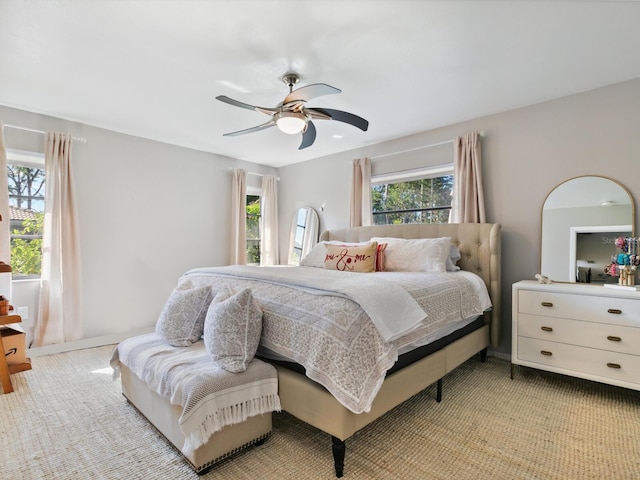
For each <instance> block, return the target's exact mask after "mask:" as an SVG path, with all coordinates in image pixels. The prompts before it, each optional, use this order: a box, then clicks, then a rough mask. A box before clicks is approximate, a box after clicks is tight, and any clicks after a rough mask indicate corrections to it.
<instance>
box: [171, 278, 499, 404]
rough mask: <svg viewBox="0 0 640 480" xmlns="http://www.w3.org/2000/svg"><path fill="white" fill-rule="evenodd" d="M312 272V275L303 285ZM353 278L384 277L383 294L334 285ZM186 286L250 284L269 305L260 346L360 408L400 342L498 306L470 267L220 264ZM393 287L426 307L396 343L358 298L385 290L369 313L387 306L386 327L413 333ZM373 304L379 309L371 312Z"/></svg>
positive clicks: (369, 400)
mask: <svg viewBox="0 0 640 480" xmlns="http://www.w3.org/2000/svg"><path fill="white" fill-rule="evenodd" d="M278 272H279V273H278ZM294 272H295V273H294ZM327 274H330V275H327ZM274 275H275V277H274ZM305 276H307V277H310V278H311V279H310V280H309V279H307V280H304V281H301V282H300V284H299V285H298V284H296V282H298V280H299V279H301V278H303V277H305ZM347 279H348V280H347ZM376 279H377V280H376ZM347 281H350V282H355V283H356V284H359V285H361V286H364V287H365V288H367V286H368V285H369V284H370V282H376V281H379V286H378V287H376V288H375V289H374V288H372V291H373V292H376V295H371V294H368V295H364V294H363V295H362V296H358V295H351V294H350V293H349V292H346V293H345V291H340V289H336V288H334V287H335V286H336V284H337V283H344V282H347ZM179 285H180V286H181V287H182V288H192V287H198V286H201V285H211V286H212V288H213V289H214V290H216V291H217V289H219V288H221V287H222V286H223V285H229V287H231V289H233V290H239V289H241V288H246V287H250V288H251V289H252V291H253V296H254V298H255V299H256V300H257V301H258V302H259V303H260V305H261V306H262V309H263V328H262V340H261V344H262V345H263V346H264V347H266V348H268V349H270V350H272V351H274V352H276V353H278V354H280V355H284V356H286V357H288V358H290V359H292V360H293V361H295V362H297V363H299V364H301V365H302V366H304V367H305V369H306V374H307V376H308V377H309V378H310V379H312V380H314V381H316V382H318V383H320V384H321V385H323V386H324V387H325V388H326V389H327V390H328V391H329V392H331V394H332V395H333V396H334V397H335V398H336V399H337V400H338V401H339V402H340V403H342V405H344V406H345V407H346V408H348V409H349V410H351V411H353V412H355V413H361V412H368V411H369V410H370V409H371V404H372V402H373V399H374V398H375V396H376V394H377V393H378V390H379V389H380V386H381V385H382V382H383V381H384V377H385V374H386V372H387V370H388V369H389V368H391V366H392V365H393V364H394V362H395V361H396V360H397V358H398V349H399V348H401V347H404V346H406V345H411V344H415V343H416V342H419V341H420V340H421V339H423V338H425V337H429V336H430V335H432V334H433V333H434V332H437V331H438V330H439V329H440V328H442V327H443V326H445V325H447V324H448V323H450V322H456V321H460V320H462V319H465V318H469V317H473V316H476V315H481V314H482V313H483V311H484V310H486V309H488V308H490V306H491V304H490V302H489V295H488V293H487V291H486V287H485V286H484V283H483V282H482V280H481V279H480V278H479V277H477V276H476V275H473V274H471V273H469V272H455V273H437V274H426V273H409V272H407V273H405V272H377V273H368V274H365V273H350V272H334V271H325V270H324V269H318V268H313V267H272V268H267V269H265V268H264V267H246V266H245V267H219V268H211V269H197V270H192V271H189V272H187V273H186V274H185V275H184V276H183V277H181V279H180V281H179ZM380 285H381V286H380ZM389 285H393V288H388V287H389ZM387 288H388V291H389V292H393V293H396V292H398V291H402V292H403V293H402V295H401V296H402V297H405V298H406V297H407V296H409V297H411V299H412V301H413V303H414V306H415V305H417V306H419V308H420V310H421V311H422V314H421V318H420V319H419V320H418V321H417V322H416V323H415V324H413V322H414V320H412V321H411V322H410V325H411V326H410V327H409V328H408V333H405V334H403V335H401V336H399V337H398V338H396V339H395V340H391V341H387V340H385V338H384V337H383V335H382V333H381V332H380V330H379V329H378V328H377V327H378V326H377V324H376V323H375V322H374V321H373V320H372V318H370V315H369V314H368V312H367V311H365V309H364V308H363V307H362V305H361V304H360V303H358V302H359V301H361V300H362V297H363V296H366V297H368V298H369V299H371V297H375V296H378V295H379V297H378V299H379V300H382V301H381V302H378V303H377V304H378V305H380V304H383V305H380V307H371V305H370V304H369V305H368V306H367V309H368V310H369V312H370V313H373V314H374V315H375V314H376V313H380V312H381V311H384V312H385V313H384V318H383V321H384V323H385V324H386V325H388V326H389V327H390V328H393V327H394V325H395V324H396V323H398V324H401V325H402V327H401V328H400V329H401V330H402V331H405V332H406V331H407V328H406V326H407V322H405V319H404V318H403V315H404V313H402V312H403V311H402V310H398V305H397V302H395V301H394V299H393V298H391V297H393V295H391V296H389V295H387V294H383V291H384V290H385V289H387ZM363 289H364V288H361V289H360V291H362V290H363ZM332 290H337V291H333V292H332ZM356 297H357V298H356ZM372 308H373V309H374V310H375V311H373V312H371V309H372ZM377 308H380V310H376V309H377ZM411 308H413V307H411Z"/></svg>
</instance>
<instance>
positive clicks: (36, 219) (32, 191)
mask: <svg viewBox="0 0 640 480" xmlns="http://www.w3.org/2000/svg"><path fill="white" fill-rule="evenodd" d="M7 179H8V186H9V213H10V217H11V218H10V226H9V229H10V231H11V268H12V270H13V274H14V276H18V277H19V276H24V275H40V268H41V263H42V222H43V219H44V213H43V211H44V188H45V183H44V169H43V168H36V167H27V166H23V165H13V164H9V165H7Z"/></svg>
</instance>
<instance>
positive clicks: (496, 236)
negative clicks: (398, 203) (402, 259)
mask: <svg viewBox="0 0 640 480" xmlns="http://www.w3.org/2000/svg"><path fill="white" fill-rule="evenodd" d="M501 230H502V228H501V226H500V224H498V223H429V224H401V225H374V226H371V227H350V228H342V229H339V230H326V231H324V232H322V235H320V240H321V241H322V240H339V241H343V242H364V241H367V240H369V239H370V238H371V237H397V238H435V237H451V243H453V244H454V245H456V246H457V247H458V248H459V249H460V255H461V258H460V260H459V261H458V266H459V267H460V268H461V269H462V270H467V271H469V272H473V273H476V274H477V275H479V276H480V277H481V278H482V279H483V280H484V282H485V284H486V285H487V290H488V291H489V296H490V297H491V302H492V304H493V308H492V309H491V312H490V313H489V314H488V315H487V314H486V313H485V318H487V317H488V318H487V321H488V322H489V323H490V326H491V345H492V346H493V347H497V346H498V343H499V341H500V269H501V266H500V261H501V257H500V240H501Z"/></svg>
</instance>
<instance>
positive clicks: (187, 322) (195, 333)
mask: <svg viewBox="0 0 640 480" xmlns="http://www.w3.org/2000/svg"><path fill="white" fill-rule="evenodd" d="M212 299H213V291H212V290H211V287H208V286H207V287H200V288H192V289H188V290H181V289H178V288H176V289H175V290H174V291H173V292H172V293H171V295H170V296H169V299H168V300H167V303H166V304H165V306H164V308H163V309H162V312H160V317H159V318H158V321H157V322H156V333H157V334H158V335H160V336H161V337H162V338H164V340H165V341H166V342H167V343H168V344H169V345H173V346H174V347H188V346H190V345H191V344H193V343H195V342H197V341H198V340H200V337H201V336H202V331H203V328H204V320H205V317H206V315H207V309H208V308H209V304H210V303H211V300H212Z"/></svg>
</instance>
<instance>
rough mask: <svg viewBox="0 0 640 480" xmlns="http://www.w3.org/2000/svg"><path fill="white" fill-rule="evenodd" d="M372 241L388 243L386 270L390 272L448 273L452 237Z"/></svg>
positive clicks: (374, 238) (383, 238) (378, 239)
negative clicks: (447, 265) (447, 266)
mask: <svg viewBox="0 0 640 480" xmlns="http://www.w3.org/2000/svg"><path fill="white" fill-rule="evenodd" d="M371 240H372V241H376V242H378V243H386V244H387V249H386V250H385V270H386V271H388V272H428V273H440V272H445V271H446V264H447V258H448V257H449V251H450V246H451V237H439V238H415V239H406V238H393V237H373V238H372V239H371Z"/></svg>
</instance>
